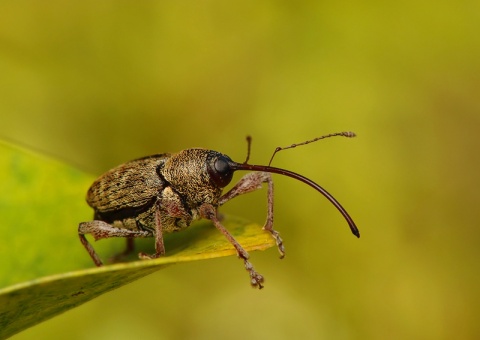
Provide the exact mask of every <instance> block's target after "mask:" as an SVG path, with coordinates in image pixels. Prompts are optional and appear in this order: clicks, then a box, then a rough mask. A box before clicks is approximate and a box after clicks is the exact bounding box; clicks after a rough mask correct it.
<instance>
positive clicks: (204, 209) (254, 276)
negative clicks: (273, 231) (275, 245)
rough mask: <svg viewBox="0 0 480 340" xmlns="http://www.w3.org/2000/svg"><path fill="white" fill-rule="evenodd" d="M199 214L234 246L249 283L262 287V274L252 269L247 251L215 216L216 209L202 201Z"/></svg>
mask: <svg viewBox="0 0 480 340" xmlns="http://www.w3.org/2000/svg"><path fill="white" fill-rule="evenodd" d="M199 212H200V215H201V216H202V217H203V218H206V219H209V220H211V221H212V222H213V224H214V225H215V227H216V228H217V229H218V230H219V231H220V232H221V233H222V234H223V235H224V236H225V237H226V238H227V240H228V241H230V243H231V244H232V245H233V246H234V247H235V250H236V251H237V254H238V256H239V257H240V258H241V259H243V262H244V264H245V269H246V270H247V271H248V273H249V275H250V284H251V285H252V286H253V287H258V288H259V289H262V288H263V285H262V283H263V281H264V279H263V276H262V275H260V274H259V273H257V272H256V271H255V269H253V265H252V264H251V263H250V262H249V261H248V258H249V257H250V256H249V255H248V253H247V252H246V251H245V249H243V248H242V246H241V245H240V244H239V243H238V242H237V240H235V238H234V237H233V236H232V235H231V234H230V233H229V232H228V230H227V229H225V227H224V226H223V225H222V224H221V223H220V221H219V219H218V217H217V211H216V209H215V208H214V207H213V206H212V205H211V204H208V203H204V204H202V205H201V206H200V208H199Z"/></svg>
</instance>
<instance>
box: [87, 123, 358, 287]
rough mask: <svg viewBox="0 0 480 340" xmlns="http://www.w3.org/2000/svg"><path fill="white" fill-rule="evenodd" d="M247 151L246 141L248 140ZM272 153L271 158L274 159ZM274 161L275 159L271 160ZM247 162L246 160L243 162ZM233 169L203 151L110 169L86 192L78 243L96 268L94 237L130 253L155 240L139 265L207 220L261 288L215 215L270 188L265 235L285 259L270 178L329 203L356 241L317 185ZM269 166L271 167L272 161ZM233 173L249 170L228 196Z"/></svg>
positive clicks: (258, 169)
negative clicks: (141, 240) (168, 237)
mask: <svg viewBox="0 0 480 340" xmlns="http://www.w3.org/2000/svg"><path fill="white" fill-rule="evenodd" d="M334 135H335V136H336V135H341V136H346V137H353V136H354V134H353V133H351V132H346V133H345V132H342V133H337V134H332V135H327V136H322V137H320V138H316V139H314V140H311V141H307V142H304V143H301V144H292V145H291V146H289V147H286V148H277V149H276V150H275V153H276V152H278V151H280V150H283V149H288V148H293V147H296V146H298V145H302V144H307V143H310V142H312V141H316V140H318V139H322V138H326V137H331V136H334ZM249 150H250V140H249ZM275 153H274V155H275ZM272 159H273V156H272ZM247 161H248V156H247ZM247 161H245V162H244V163H237V162H234V161H232V160H231V159H230V157H228V156H226V155H224V154H221V153H219V152H216V151H212V150H206V149H186V150H183V151H180V152H179V153H176V154H159V155H153V156H149V157H144V158H140V159H137V160H134V161H131V162H128V163H125V164H123V165H120V166H119V167H117V168H114V169H112V170H110V171H108V172H107V173H105V174H104V175H102V176H101V177H100V178H98V179H97V180H96V181H95V182H94V183H93V184H92V186H91V187H90V189H89V190H88V193H87V203H88V204H89V205H90V206H91V207H92V208H93V209H94V220H93V221H89V222H82V223H80V225H79V227H78V234H79V237H80V241H81V242H82V244H83V245H84V246H85V248H86V249H87V251H88V253H89V254H90V256H91V257H92V259H93V261H94V262H95V264H96V265H97V266H101V265H102V261H101V260H100V258H99V256H98V255H97V253H96V252H95V250H94V249H93V247H92V246H91V244H90V243H89V242H88V241H87V239H86V238H85V235H86V234H92V235H93V237H94V239H95V240H99V239H102V238H109V237H125V238H127V251H131V250H133V239H134V238H137V237H155V254H152V255H148V254H144V253H140V254H139V257H140V258H141V259H151V258H157V257H159V256H162V255H164V254H165V245H164V243H163V234H164V233H169V232H173V231H178V230H182V229H184V228H187V227H188V226H189V225H190V224H191V223H192V222H193V221H195V220H197V219H200V218H206V219H209V220H211V221H212V222H213V224H214V225H215V227H216V228H217V229H218V230H219V231H220V232H221V233H222V234H224V235H225V237H226V238H227V239H228V240H229V241H230V242H231V243H232V245H233V246H234V247H235V249H236V251H237V253H238V256H239V257H240V258H241V259H243V261H244V264H245V268H246V269H247V271H248V272H249V275H250V282H251V284H252V286H254V287H258V288H262V287H263V286H262V283H263V280H264V279H263V276H262V275H260V274H258V273H257V272H256V271H255V270H254V268H253V266H252V264H251V263H250V262H249V261H248V258H249V255H248V253H247V252H246V251H245V250H244V249H243V248H242V246H241V245H240V244H239V243H238V242H237V241H236V240H235V239H234V238H233V236H232V235H231V234H230V233H229V232H228V230H227V229H226V228H225V227H224V226H223V225H222V224H221V222H220V220H219V219H218V217H217V209H218V207H219V206H221V205H223V204H224V203H226V202H227V201H229V200H231V199H232V198H235V197H236V196H238V195H242V194H246V193H249V192H252V191H255V190H257V189H260V188H261V187H262V184H263V183H266V184H267V187H268V193H267V198H268V211H267V220H266V222H265V225H264V229H265V230H267V231H269V232H270V233H271V235H272V236H273V237H274V239H275V241H276V243H277V247H278V250H279V252H280V257H281V258H283V257H284V255H285V249H284V246H283V241H282V239H281V237H280V235H279V233H278V232H277V231H276V230H274V229H273V181H272V177H271V173H277V174H281V175H286V176H289V177H293V178H295V179H298V180H300V181H302V182H304V183H306V184H308V185H310V186H312V187H313V188H315V189H316V190H318V191H320V192H321V193H322V194H323V195H324V196H325V197H327V199H328V200H330V202H332V204H334V205H335V206H336V207H337V209H338V210H339V211H340V212H341V213H342V215H343V216H344V217H345V219H346V220H347V222H348V224H349V226H350V228H351V230H352V232H353V234H354V235H356V236H357V237H360V234H359V231H358V229H357V227H356V226H355V223H354V222H353V220H352V219H351V217H350V216H349V215H348V213H347V212H346V211H345V209H343V207H342V206H341V205H340V204H339V203H338V202H337V201H336V200H335V199H334V198H333V197H332V196H331V195H330V194H329V193H328V192H327V191H325V189H323V188H322V187H320V186H319V185H318V184H316V183H314V182H313V181H311V180H309V179H308V178H306V177H303V176H301V175H299V174H297V173H294V172H291V171H288V170H284V169H280V168H275V167H272V166H270V165H268V166H265V165H253V164H248V163H247ZM270 162H271V161H270ZM237 170H250V171H253V172H250V173H248V174H246V175H245V176H244V177H242V178H241V179H240V181H239V182H238V183H237V184H236V185H235V186H234V187H233V188H232V189H230V190H229V191H228V192H227V193H225V194H223V195H222V190H223V188H224V187H225V186H227V185H228V184H229V183H230V181H231V180H232V176H233V173H234V172H235V171H237Z"/></svg>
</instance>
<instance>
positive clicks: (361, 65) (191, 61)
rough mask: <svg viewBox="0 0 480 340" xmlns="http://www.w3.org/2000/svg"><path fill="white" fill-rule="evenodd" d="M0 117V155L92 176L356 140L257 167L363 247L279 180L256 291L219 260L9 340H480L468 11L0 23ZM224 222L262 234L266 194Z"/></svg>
mask: <svg viewBox="0 0 480 340" xmlns="http://www.w3.org/2000/svg"><path fill="white" fill-rule="evenodd" d="M0 115H1V124H0V137H1V138H3V139H7V140H11V141H15V142H17V143H19V144H22V145H26V146H30V147H34V148H36V149H38V150H41V151H43V152H45V153H48V154H50V155H53V156H55V157H58V158H60V159H62V160H64V161H66V162H68V163H71V164H74V165H76V166H78V167H79V168H80V169H83V170H85V171H87V172H90V173H93V174H97V175H99V174H101V173H102V172H103V171H105V170H107V169H108V168H110V167H112V166H114V165H117V164H119V163H122V162H124V161H126V160H129V159H132V158H135V157H139V156H144V155H148V154H152V153H159V152H165V151H172V152H174V151H178V150H181V149H183V148H188V147H196V146H200V147H205V148H209V149H215V150H218V151H221V152H224V153H226V154H228V155H230V156H231V157H232V158H233V159H234V160H237V161H243V159H244V157H245V154H246V143H245V136H246V135H247V134H251V135H252V136H253V146H252V158H251V159H252V162H254V163H267V162H268V160H269V158H270V156H271V153H272V151H273V150H274V148H275V147H277V146H285V145H289V144H291V143H295V142H301V141H303V140H306V139H310V138H313V137H316V136H319V135H322V134H326V133H330V132H336V131H343V130H352V131H355V132H356V133H357V134H358V138H355V139H352V140H349V139H346V138H334V139H329V140H325V141H322V142H318V143H316V144H313V145H308V146H305V147H302V148H297V149H295V150H287V151H284V152H281V153H280V154H278V155H277V157H276V159H275V161H274V165H276V166H279V167H285V168H288V169H291V170H293V171H296V172H299V173H301V174H304V175H305V176H307V177H309V178H312V179H313V180H314V181H317V182H318V183H320V184H321V185H323V186H324V187H325V188H327V189H328V190H329V191H330V192H331V193H332V194H333V195H334V196H335V197H336V198H337V199H338V200H339V201H340V202H341V203H342V204H343V205H344V206H345V207H346V208H347V210H348V211H349V212H350V214H351V215H352V216H353V217H354V219H355V221H356V222H357V224H358V226H359V228H360V230H361V233H362V237H361V238H360V239H359V240H358V239H356V238H355V237H354V236H352V235H351V234H350V232H349V230H348V227H347V225H346V223H345V221H344V220H343V219H342V217H341V215H340V214H339V213H338V212H337V211H336V210H335V209H334V208H333V206H331V205H330V204H329V203H328V201H326V200H325V199H324V198H323V197H322V196H321V195H319V194H318V193H316V192H315V191H314V190H312V189H311V188H309V187H307V186H305V185H302V184H301V183H299V182H295V181H293V180H291V179H288V178H282V177H281V176H275V183H276V195H275V199H276V214H275V218H276V228H277V229H278V230H280V231H281V233H282V235H283V238H284V240H285V244H286V250H287V257H286V258H285V259H284V260H282V261H280V260H278V255H277V252H276V250H275V249H271V250H269V251H266V252H259V253H253V254H252V261H253V263H254V264H255V266H256V268H257V270H258V271H259V272H261V273H262V274H263V275H265V276H266V285H265V286H266V287H265V289H264V290H262V291H257V290H254V289H252V288H250V286H249V285H248V280H247V277H246V274H245V272H244V270H243V269H242V265H241V263H240V261H238V260H237V259H235V258H234V257H229V258H224V259H218V260H211V261H201V262H195V263H189V264H182V265H178V266H174V267H170V268H168V269H166V270H163V271H160V272H158V273H156V274H154V275H151V276H149V277H147V278H144V279H142V280H139V281H137V282H135V283H133V284H130V285H128V286H126V287H123V288H121V289H118V290H116V291H114V292H111V293H109V294H106V295H104V296H102V297H100V298H98V299H96V300H93V301H91V302H89V303H87V304H85V305H83V306H81V307H79V308H76V309H75V310H73V311H69V312H67V313H65V314H63V315H60V316H58V317H56V318H54V319H51V320H49V321H47V322H45V323H43V324H40V325H38V326H36V327H34V328H31V329H29V330H27V331H25V332H23V333H21V334H18V335H17V336H15V337H14V338H15V339H39V338H60V337H65V338H66V337H68V338H70V339H92V338H95V339H131V338H143V339H181V338H197V339H211V338H220V337H222V338H230V339H245V338H251V339H260V338H261V339H269V338H276V339H286V338H303V339H386V338H389V339H452V338H455V339H478V338H479V337H480V325H479V322H478V315H479V313H480V299H479V297H480V290H479V287H480V268H479V258H480V257H479V253H480V250H479V248H480V223H479V218H480V214H479V209H478V202H479V199H478V191H479V180H478V177H479V161H480V159H479V147H480V139H479V137H478V128H479V126H480V3H479V2H478V1H456V2H453V1H422V2H418V1H411V0H410V1H408V0H407V1H402V2H377V1H361V2H360V1H352V2H347V3H344V2H336V1H326V2H325V1H324V2H315V1H299V2H298V1H297V2H284V1H283V2H282V1H280V2H276V1H261V2H257V1H248V0H247V1H229V2H223V1H181V2H176V1H143V2H127V1H100V2H99V1H82V2H76V3H74V2H65V1H48V2H45V1H42V2H39V1H2V2H0ZM235 178H239V174H237V175H236V177H235ZM223 211H225V212H228V213H231V214H236V215H239V216H243V217H246V218H249V219H251V220H253V221H257V222H258V223H260V224H261V223H263V221H264V218H265V192H258V193H255V194H251V195H248V196H245V197H241V198H238V199H236V200H234V201H232V202H230V203H229V204H228V205H226V206H225V207H224V209H223ZM71 228H72V233H76V226H75V225H72V226H71ZM46 232H49V231H46ZM104 242H106V241H104ZM79 247H80V244H79ZM167 247H168V245H167Z"/></svg>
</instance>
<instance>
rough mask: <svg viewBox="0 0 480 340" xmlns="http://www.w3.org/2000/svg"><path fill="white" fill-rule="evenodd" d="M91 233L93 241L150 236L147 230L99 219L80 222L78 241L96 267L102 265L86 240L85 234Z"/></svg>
mask: <svg viewBox="0 0 480 340" xmlns="http://www.w3.org/2000/svg"><path fill="white" fill-rule="evenodd" d="M87 234H92V236H93V238H94V239H95V241H98V240H100V239H102V238H110V237H127V238H133V237H150V236H152V234H151V233H150V232H148V231H135V230H129V229H119V228H115V227H113V226H111V225H110V224H108V223H106V222H104V221H99V220H93V221H89V222H82V223H80V224H79V225H78V237H79V238H80V242H82V244H83V246H84V247H85V249H87V251H88V253H89V254H90V257H91V258H92V260H93V262H95V265H97V267H100V266H101V265H103V262H102V260H100V257H99V256H98V254H97V253H96V252H95V250H94V249H93V247H92V245H91V244H90V243H89V242H88V240H87V238H86V237H85V235H87Z"/></svg>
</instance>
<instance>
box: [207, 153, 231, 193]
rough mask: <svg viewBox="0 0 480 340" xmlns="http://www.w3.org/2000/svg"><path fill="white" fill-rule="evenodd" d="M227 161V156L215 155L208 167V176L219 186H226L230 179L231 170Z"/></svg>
mask: <svg viewBox="0 0 480 340" xmlns="http://www.w3.org/2000/svg"><path fill="white" fill-rule="evenodd" d="M229 162H230V159H229V158H227V157H226V156H223V155H221V156H218V157H216V158H215V159H214V160H213V162H212V163H211V165H210V166H209V168H208V174H209V175H210V178H211V179H212V181H213V183H214V184H215V185H216V186H217V187H219V188H223V187H225V186H227V185H228V183H230V181H231V180H232V176H233V170H232V169H231V168H230V165H229Z"/></svg>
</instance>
